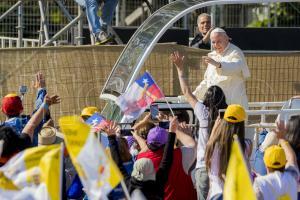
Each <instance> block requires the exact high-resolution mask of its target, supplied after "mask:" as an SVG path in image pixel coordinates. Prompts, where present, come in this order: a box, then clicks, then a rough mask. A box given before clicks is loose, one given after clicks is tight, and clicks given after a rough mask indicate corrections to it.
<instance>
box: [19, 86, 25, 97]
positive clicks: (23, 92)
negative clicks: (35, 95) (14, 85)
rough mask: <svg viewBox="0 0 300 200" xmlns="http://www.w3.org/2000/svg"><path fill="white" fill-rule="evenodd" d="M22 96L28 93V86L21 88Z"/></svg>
mask: <svg viewBox="0 0 300 200" xmlns="http://www.w3.org/2000/svg"><path fill="white" fill-rule="evenodd" d="M19 92H20V94H22V95H24V94H26V93H27V86H26V85H21V86H20V88H19Z"/></svg>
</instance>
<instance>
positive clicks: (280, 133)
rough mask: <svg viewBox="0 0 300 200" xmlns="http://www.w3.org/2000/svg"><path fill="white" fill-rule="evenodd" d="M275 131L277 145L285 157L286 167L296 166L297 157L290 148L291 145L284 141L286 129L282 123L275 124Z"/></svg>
mask: <svg viewBox="0 0 300 200" xmlns="http://www.w3.org/2000/svg"><path fill="white" fill-rule="evenodd" d="M276 125H277V129H276V130H275V133H276V135H277V138H278V139H279V144H280V146H281V147H282V148H283V150H284V153H285V156H286V160H287V163H286V166H290V165H292V166H297V157H296V154H295V152H294V150H293V148H292V147H291V145H290V144H289V143H288V141H286V140H285V133H286V128H285V124H284V121H282V120H280V121H277V122H276Z"/></svg>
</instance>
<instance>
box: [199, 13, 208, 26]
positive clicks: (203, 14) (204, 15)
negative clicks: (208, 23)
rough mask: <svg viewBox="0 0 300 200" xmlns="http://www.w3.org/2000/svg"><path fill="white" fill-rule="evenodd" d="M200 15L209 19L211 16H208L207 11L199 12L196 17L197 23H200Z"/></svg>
mask: <svg viewBox="0 0 300 200" xmlns="http://www.w3.org/2000/svg"><path fill="white" fill-rule="evenodd" d="M201 17H208V18H210V19H211V16H210V15H209V14H207V13H201V14H200V15H199V16H198V18H197V25H198V24H199V23H200V18H201Z"/></svg>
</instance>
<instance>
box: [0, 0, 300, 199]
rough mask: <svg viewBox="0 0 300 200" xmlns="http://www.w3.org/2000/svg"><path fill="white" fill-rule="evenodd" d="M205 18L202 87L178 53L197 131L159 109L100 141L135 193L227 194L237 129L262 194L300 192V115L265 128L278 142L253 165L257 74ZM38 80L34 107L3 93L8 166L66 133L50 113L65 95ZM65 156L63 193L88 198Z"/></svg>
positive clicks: (175, 58) (117, 195)
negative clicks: (252, 100) (249, 90)
mask: <svg viewBox="0 0 300 200" xmlns="http://www.w3.org/2000/svg"><path fill="white" fill-rule="evenodd" d="M108 2H109V1H108ZM87 5H88V7H89V6H92V5H89V4H87ZM91 10H92V8H91ZM96 20H98V19H96ZM198 26H199V31H200V33H199V35H197V36H196V38H195V39H194V40H193V41H192V44H191V45H192V46H194V47H197V48H202V47H205V48H206V47H208V46H209V47H210V45H212V47H213V49H214V50H213V51H212V52H211V53H209V54H208V56H205V57H203V61H204V63H205V65H206V66H207V70H206V72H205V75H204V79H203V81H202V82H201V83H200V84H199V86H198V87H197V88H196V90H195V91H194V92H192V90H191V88H190V86H189V84H188V81H187V79H186V77H185V73H184V71H185V70H184V69H185V62H184V60H185V59H184V56H182V55H181V54H180V53H179V52H174V53H172V54H171V55H170V60H171V61H172V62H173V63H174V65H175V66H176V69H177V74H178V79H179V83H180V87H181V91H182V93H183V96H184V97H185V99H186V101H187V102H188V103H189V104H190V105H191V107H192V109H193V111H194V114H195V116H196V118H197V119H198V121H199V127H198V133H197V135H193V134H191V132H192V131H191V126H189V123H190V121H189V119H188V116H186V115H184V114H182V113H175V116H173V115H172V114H171V112H170V113H169V112H159V114H158V115H157V116H156V118H155V119H153V118H151V114H150V113H145V114H143V115H142V116H141V117H140V118H139V119H138V120H137V121H136V122H135V123H133V124H131V125H132V127H131V128H132V130H131V134H132V135H131V136H128V135H126V136H124V135H122V134H121V133H122V131H121V130H120V129H121V128H122V127H120V125H118V123H117V122H112V121H111V122H110V123H108V124H106V125H105V126H104V127H103V128H102V130H101V131H100V132H101V133H100V132H99V133H97V134H101V137H99V138H101V141H99V142H101V143H102V144H103V146H107V147H106V148H107V152H108V153H109V154H110V155H111V157H112V159H113V160H114V161H115V163H116V165H117V166H118V168H119V170H120V172H121V173H122V175H123V177H124V180H125V181H124V182H125V185H126V187H127V188H128V192H129V195H130V196H131V198H132V199H170V200H177V199H178V200H182V199H189V200H192V199H199V200H205V199H212V200H217V199H218V200H219V199H223V191H224V183H225V181H226V171H227V168H228V164H229V160H230V155H231V146H232V143H233V141H234V136H235V135H236V136H237V138H238V141H239V143H240V145H241V148H242V151H243V156H244V158H245V161H246V164H247V167H248V170H249V173H250V174H251V180H252V182H253V190H254V192H255V194H256V197H257V199H264V200H273V199H274V200H276V199H293V200H296V199H298V191H299V190H298V186H299V183H298V182H299V168H298V164H299V161H300V156H299V155H300V150H299V137H300V116H299V115H297V116H292V117H291V118H290V119H289V121H287V122H282V121H280V120H279V119H278V120H277V128H276V129H274V130H273V131H272V132H270V131H269V132H267V131H266V130H264V131H263V132H262V133H261V134H262V135H263V136H265V137H270V138H272V139H265V140H266V141H270V140H271V141H272V142H268V143H267V144H266V143H264V141H263V140H262V141H261V143H260V146H259V148H258V149H257V150H255V151H256V152H257V155H259V156H257V158H256V161H255V162H256V164H255V165H254V166H252V165H251V164H250V157H251V155H252V148H253V144H252V141H251V140H250V139H247V138H246V137H245V120H246V118H247V114H246V111H245V110H247V108H248V100H247V95H246V89H245V80H246V78H248V77H249V76H250V72H249V69H248V66H247V64H246V61H245V57H244V55H243V53H242V51H241V50H240V49H239V48H238V47H236V46H235V45H233V44H232V43H230V40H229V37H228V35H227V34H226V32H225V31H224V30H223V29H221V28H214V27H211V25H210V16H209V15H207V14H201V15H200V16H199V18H198ZM93 30H94V29H93ZM95 32H97V34H98V32H99V31H98V30H96V29H95ZM99 37H100V36H99ZM34 86H35V88H36V90H37V97H36V101H35V107H34V109H33V112H32V113H31V114H30V115H23V113H22V112H23V104H22V100H21V98H20V96H18V95H17V94H14V93H11V94H8V95H6V96H5V97H3V98H2V104H1V108H2V112H3V114H5V116H6V119H5V121H4V122H3V123H2V125H1V127H0V141H2V142H1V144H2V145H1V146H2V151H1V156H0V164H1V166H3V165H5V164H6V163H7V162H8V161H9V160H10V159H11V158H12V157H13V156H14V155H16V154H17V153H18V152H21V151H23V150H24V149H27V148H30V147H34V146H37V145H49V144H54V143H60V142H63V141H64V139H63V138H64V136H63V135H62V134H61V133H60V130H59V127H56V126H55V123H54V122H53V120H52V118H51V114H50V107H51V106H55V104H59V103H60V101H61V100H60V97H59V96H58V95H52V96H51V95H49V94H47V90H46V81H45V77H44V76H43V74H42V73H38V74H37V75H36V81H35V84H34ZM220 110H225V111H224V112H220ZM97 112H100V111H99V110H98V109H97V107H86V108H84V109H83V110H82V113H81V119H82V121H83V122H86V121H87V120H88V119H89V118H90V117H91V116H92V115H93V114H94V113H97ZM165 120H169V121H170V125H169V128H165V127H161V126H160V123H159V121H165ZM105 141H106V144H104V143H105ZM261 146H263V148H262V147H261ZM64 163H65V165H64V172H65V174H64V178H63V179H64V185H63V198H64V199H88V197H87V196H86V194H85V188H84V187H83V185H82V184H81V181H80V176H79V175H78V174H77V172H76V170H75V168H74V166H73V164H72V162H71V161H70V159H69V158H68V153H67V152H65V158H64ZM262 169H264V170H262ZM107 198H108V199H125V193H124V191H123V189H122V187H121V186H120V185H119V186H117V187H116V188H114V189H113V190H112V191H111V192H110V194H109V195H108V196H107ZM245 199H247V197H245Z"/></svg>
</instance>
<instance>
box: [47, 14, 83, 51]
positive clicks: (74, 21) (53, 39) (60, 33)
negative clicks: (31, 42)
mask: <svg viewBox="0 0 300 200" xmlns="http://www.w3.org/2000/svg"><path fill="white" fill-rule="evenodd" d="M82 16H83V13H81V14H80V15H79V16H77V17H76V18H75V19H73V20H72V21H71V22H70V23H69V24H67V25H66V26H65V27H64V28H62V29H61V30H60V31H58V32H57V33H56V34H55V35H54V36H53V37H52V38H51V39H49V40H47V41H46V42H45V44H43V45H42V46H43V47H44V46H47V45H49V44H50V43H52V42H54V41H55V40H56V39H57V38H58V37H60V36H61V35H62V34H63V33H65V32H66V31H68V30H69V29H70V28H71V27H72V26H74V24H76V23H77V22H78V21H79V20H80V19H81V17H82Z"/></svg>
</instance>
